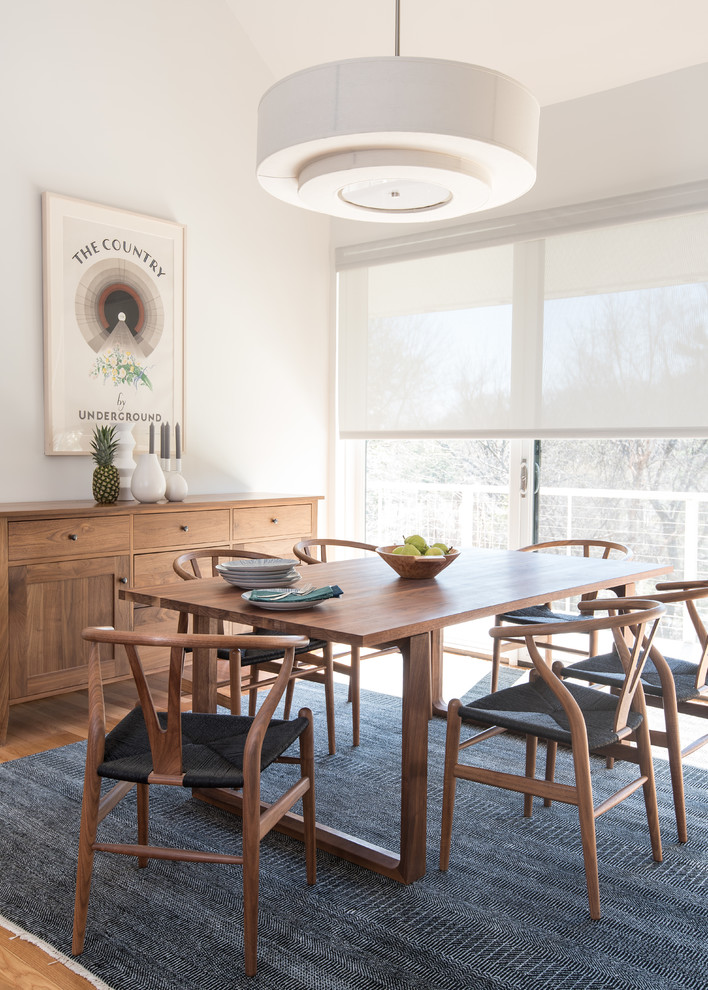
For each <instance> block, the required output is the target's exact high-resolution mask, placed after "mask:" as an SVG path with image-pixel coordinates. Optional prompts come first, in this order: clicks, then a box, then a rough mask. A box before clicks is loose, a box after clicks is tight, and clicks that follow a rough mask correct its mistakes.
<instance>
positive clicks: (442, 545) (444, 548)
mask: <svg viewBox="0 0 708 990" xmlns="http://www.w3.org/2000/svg"><path fill="white" fill-rule="evenodd" d="M434 547H437V548H438V549H439V550H441V551H442V553H447V552H448V551H449V550H450V547H449V546H448V545H447V543H433V544H432V546H431V547H430V549H431V550H432V549H433V548H434Z"/></svg>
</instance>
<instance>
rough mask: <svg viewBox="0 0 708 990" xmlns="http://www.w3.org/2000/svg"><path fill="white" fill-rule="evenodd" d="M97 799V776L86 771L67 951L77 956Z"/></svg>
mask: <svg viewBox="0 0 708 990" xmlns="http://www.w3.org/2000/svg"><path fill="white" fill-rule="evenodd" d="M100 798H101V778H100V777H99V776H98V774H96V773H88V772H87V773H86V776H85V778H84V797H83V801H82V803H81V828H80V831H79V857H78V863H77V867H76V896H75V898H74V931H73V936H72V940H71V954H72V955H74V956H78V955H81V953H82V952H83V951H84V939H85V938H86V917H87V915H88V903H89V894H90V891H91V876H92V873H93V856H94V852H93V844H94V842H95V841H96V829H97V828H98V803H99V801H100Z"/></svg>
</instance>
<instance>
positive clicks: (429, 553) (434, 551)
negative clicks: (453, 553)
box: [423, 546, 445, 557]
mask: <svg viewBox="0 0 708 990" xmlns="http://www.w3.org/2000/svg"><path fill="white" fill-rule="evenodd" d="M423 556H424V557H444V556H445V551H444V550H442V549H441V548H440V547H439V546H432V547H429V548H428V549H427V550H426V551H425V553H424V554H423Z"/></svg>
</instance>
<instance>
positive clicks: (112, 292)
mask: <svg viewBox="0 0 708 990" xmlns="http://www.w3.org/2000/svg"><path fill="white" fill-rule="evenodd" d="M42 227H43V248H44V452H45V454H89V453H90V451H91V448H90V443H91V437H92V436H93V431H94V428H95V427H96V426H104V425H107V426H119V425H120V424H129V425H130V427H131V428H132V433H133V436H134V437H135V441H136V450H140V449H143V450H147V447H148V436H149V429H150V424H151V423H154V424H155V427H156V432H158V433H159V429H158V427H159V426H160V425H161V424H162V423H165V422H167V423H171V424H172V425H174V424H175V423H182V424H183V423H184V416H183V404H184V396H183V382H184V363H183V362H184V235H185V229H184V226H183V225H182V224H178V223H173V222H171V221H169V220H160V219H157V218H155V217H148V216H142V215H140V214H136V213H128V212H126V211H124V210H120V209H114V208H113V207H109V206H100V205H98V204H96V203H87V202H84V201H82V200H78V199H69V198H68V197H66V196H59V195H57V194H55V193H49V192H45V193H44V194H43V195H42ZM183 436H184V434H183Z"/></svg>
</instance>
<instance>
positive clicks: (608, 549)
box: [492, 539, 633, 691]
mask: <svg viewBox="0 0 708 990" xmlns="http://www.w3.org/2000/svg"><path fill="white" fill-rule="evenodd" d="M539 550H541V551H543V550H551V551H557V550H563V551H564V552H565V553H568V554H572V553H573V552H576V553H578V552H579V553H580V554H582V556H583V557H591V556H598V557H602V558H603V559H604V560H607V559H608V557H611V556H614V558H615V559H616V560H622V559H626V560H630V559H631V558H632V556H633V551H632V550H630V549H629V547H626V546H624V545H623V544H622V543H612V542H610V541H609V540H582V539H581V540H550V541H548V542H546V543H534V544H532V545H531V546H528V547H521V548H520V550H519V553H536V552H537V551H539ZM596 597H597V592H596V591H594V592H592V593H591V594H589V595H583V596H582V599H581V601H590V600H592V599H593V598H596ZM552 606H553V603H552V602H546V603H545V604H543V605H530V606H529V607H528V608H519V609H515V610H514V611H513V612H503V613H502V614H500V615H496V616H495V617H494V622H495V625H497V626H500V625H502V623H511V624H513V625H517V626H520V625H534V624H539V623H550V622H559V623H560V622H574V621H576V620H577V619H578V618H579V615H578V613H577V612H558V611H554V610H553V607H552ZM503 644H506V646H507V649H508V648H509V647H511V648H512V649H515V650H519V649H521V647H522V646H523V645H524V641H523V639H522V638H519V637H517V638H516V639H514V638H510V637H508V636H495V637H494V639H493V645H492V691H496V689H497V687H498V685H499V667H500V664H501V654H502V652H503V651H504V652H506V650H504V645H503ZM543 645H544V647H545V649H546V650H548V651H549V652H550V651H551V650H560V651H562V652H564V653H574V654H576V655H580V656H592V655H593V654H594V653H596V652H597V633H595V632H593V633H591V635H590V643H589V647H588V649H587V650H580V649H577V648H575V647H570V646H565V645H556V644H554V643H553V642H552V641H551V637H550V634H549V636H548V640H547V641H546V643H545V644H543Z"/></svg>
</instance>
